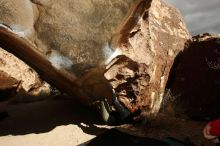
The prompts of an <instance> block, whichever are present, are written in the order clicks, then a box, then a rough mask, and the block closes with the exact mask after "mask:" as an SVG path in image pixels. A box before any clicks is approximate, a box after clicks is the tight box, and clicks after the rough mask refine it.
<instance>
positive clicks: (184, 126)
mask: <svg viewBox="0 0 220 146" xmlns="http://www.w3.org/2000/svg"><path fill="white" fill-rule="evenodd" d="M0 107H1V108H0V111H7V112H8V114H9V116H8V117H7V118H5V119H3V120H1V121H0V146H39V145H40V146H49V145H51V146H83V145H85V143H86V142H88V141H89V140H90V139H92V138H94V137H95V136H96V135H99V134H101V133H103V132H104V131H106V130H107V129H109V128H110V127H108V126H106V125H103V123H102V121H101V119H100V117H99V115H98V114H97V112H96V111H93V110H91V109H88V108H86V107H83V106H81V105H79V104H77V103H75V102H74V101H72V100H70V99H63V98H52V99H47V100H44V101H38V102H32V103H16V104H15V103H1V105H0ZM152 121H153V122H151V123H147V124H145V125H143V124H140V123H139V124H137V125H123V126H121V127H118V129H119V130H121V131H124V132H126V133H129V134H132V135H139V136H142V137H143V136H144V137H145V136H146V137H152V138H157V139H164V138H166V137H174V138H177V139H179V140H182V141H186V140H187V141H192V142H193V143H194V144H196V145H205V146H209V145H213V144H211V143H209V142H208V141H206V140H205V139H204V138H203V136H202V129H203V127H204V125H205V123H203V122H195V121H190V120H184V119H179V118H174V117H171V116H168V115H164V114H160V115H159V116H158V118H156V119H154V120H152Z"/></svg>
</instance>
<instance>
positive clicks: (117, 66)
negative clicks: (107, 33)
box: [105, 0, 190, 116]
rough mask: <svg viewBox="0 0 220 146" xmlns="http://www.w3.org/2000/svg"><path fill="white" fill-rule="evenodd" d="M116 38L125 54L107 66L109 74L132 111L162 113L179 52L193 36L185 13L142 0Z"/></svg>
mask: <svg viewBox="0 0 220 146" xmlns="http://www.w3.org/2000/svg"><path fill="white" fill-rule="evenodd" d="M135 9H136V11H134V13H132V14H131V16H130V17H129V19H128V20H127V21H126V23H125V25H123V26H122V29H121V31H120V32H118V34H116V35H115V36H114V37H113V39H112V40H113V45H115V43H116V44H117V46H116V47H117V48H118V50H120V51H119V52H121V54H123V56H119V57H118V58H116V59H114V60H113V61H112V63H111V64H110V65H109V67H107V71H106V73H105V77H106V78H107V79H108V80H109V82H110V83H111V84H112V86H113V88H115V90H116V93H117V95H118V97H119V99H120V101H121V102H122V103H124V105H125V106H126V107H127V108H128V109H129V110H130V111H132V112H135V111H137V110H141V111H142V114H143V115H144V116H146V114H147V115H148V114H155V113H157V112H158V110H159V109H160V106H161V102H162V99H163V94H164V91H165V86H166V82H167V78H168V75H169V72H170V68H171V66H172V64H173V61H174V59H175V57H176V55H177V54H178V53H179V52H180V51H181V50H182V49H183V48H184V45H185V43H186V41H187V40H188V39H190V35H189V33H188V31H187V29H186V26H185V24H184V22H183V19H182V16H181V14H180V13H179V11H177V10H176V9H175V8H173V7H172V6H169V5H167V4H166V3H164V2H163V1H160V0H152V1H142V2H141V3H139V5H137V6H136V8H135Z"/></svg>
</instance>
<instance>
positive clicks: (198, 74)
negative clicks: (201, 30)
mask: <svg viewBox="0 0 220 146" xmlns="http://www.w3.org/2000/svg"><path fill="white" fill-rule="evenodd" d="M175 64H176V65H175V67H174V68H173V69H172V72H171V75H170V82H169V89H170V93H171V94H170V97H169V98H170V99H172V100H170V99H169V103H171V105H170V106H171V107H172V108H173V110H174V111H175V112H176V113H178V114H184V115H187V116H189V117H191V118H195V119H200V120H201V119H206V120H207V119H210V118H211V119H213V118H219V117H218V115H219V114H220V109H219V98H220V92H219V91H220V36H218V35H217V36H212V35H210V34H203V35H198V36H195V37H193V40H192V41H191V42H190V43H189V44H188V45H187V46H186V47H185V49H184V50H183V52H182V53H181V54H180V55H179V59H178V60H177V61H176V63H175Z"/></svg>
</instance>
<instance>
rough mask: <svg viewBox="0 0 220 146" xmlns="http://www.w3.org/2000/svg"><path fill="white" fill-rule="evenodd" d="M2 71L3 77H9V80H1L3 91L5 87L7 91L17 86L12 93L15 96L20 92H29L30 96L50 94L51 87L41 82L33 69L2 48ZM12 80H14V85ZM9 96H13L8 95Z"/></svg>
mask: <svg viewBox="0 0 220 146" xmlns="http://www.w3.org/2000/svg"><path fill="white" fill-rule="evenodd" d="M0 71H1V72H0V75H1V76H5V77H7V79H6V78H2V79H1V80H0V83H1V86H2V89H3V86H5V87H4V88H5V89H6V88H9V89H10V88H12V89H14V88H15V86H16V88H17V89H15V91H12V92H13V95H15V93H16V92H20V91H22V92H23V91H24V92H27V93H29V94H30V95H38V94H39V95H40V94H50V87H49V85H48V84H47V83H45V82H43V81H41V80H40V78H39V76H38V74H37V73H36V72H35V71H34V70H33V69H32V68H30V67H29V66H27V65H26V64H25V63H24V62H23V61H21V60H19V59H18V58H17V57H15V56H14V55H12V54H10V53H8V52H6V51H5V50H3V49H2V48H0ZM11 79H13V84H12V83H11V82H12V80H11ZM6 82H8V83H6ZM15 83H16V84H15ZM10 86H11V87H10ZM14 92H15V93H14ZM43 92H44V93H43ZM8 95H11V94H10V93H8Z"/></svg>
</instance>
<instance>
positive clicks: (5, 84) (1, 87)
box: [0, 71, 19, 101]
mask: <svg viewBox="0 0 220 146" xmlns="http://www.w3.org/2000/svg"><path fill="white" fill-rule="evenodd" d="M18 86H19V82H18V81H17V80H16V79H14V78H12V77H10V76H8V74H7V73H5V72H3V71H0V97H1V98H0V101H2V100H6V99H7V98H8V97H11V96H14V94H16V92H17V89H18Z"/></svg>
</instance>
